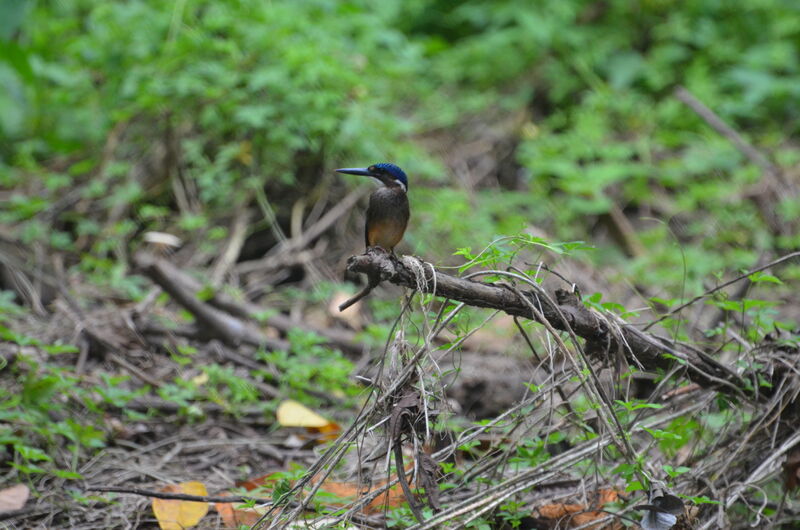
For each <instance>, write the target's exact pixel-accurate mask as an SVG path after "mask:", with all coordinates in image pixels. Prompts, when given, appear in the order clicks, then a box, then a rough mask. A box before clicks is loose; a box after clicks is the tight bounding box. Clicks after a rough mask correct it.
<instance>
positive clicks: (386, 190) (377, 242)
mask: <svg viewBox="0 0 800 530" xmlns="http://www.w3.org/2000/svg"><path fill="white" fill-rule="evenodd" d="M336 171H337V172H339V173H347V174H348V175H362V176H365V177H372V178H374V179H376V180H378V181H379V182H380V183H381V184H383V186H381V187H380V188H378V189H377V190H375V191H374V192H372V195H370V196H369V207H368V208H367V222H366V226H365V227H364V240H365V243H366V245H367V248H370V247H380V248H382V249H384V250H388V251H389V252H391V253H393V254H394V247H395V246H396V245H397V244H398V243H399V242H400V240H401V239H403V234H404V233H405V231H406V226H408V218H409V216H410V214H409V209H408V196H407V195H406V194H407V192H408V177H406V174H405V172H404V171H403V170H402V169H400V168H399V167H397V166H396V165H394V164H389V163H388V162H383V163H380V164H374V165H371V166H369V167H365V168H360V167H348V168H342V169H337V170H336Z"/></svg>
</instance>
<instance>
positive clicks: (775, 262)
mask: <svg viewBox="0 0 800 530" xmlns="http://www.w3.org/2000/svg"><path fill="white" fill-rule="evenodd" d="M798 256H800V251H798V252H792V253H791V254H787V255H786V256H783V257H780V258H778V259H776V260H773V261H770V262H769V263H767V264H766V265H762V266H761V267H756V268H755V269H753V270H750V271H748V272H745V273H744V274H740V275H739V276H737V277H736V278H733V279H732V280H728V281H727V282H724V283H721V284H719V285H717V286H716V287H714V288H713V289H709V290H708V291H706V292H704V293H703V294H700V295H697V296H695V297H694V298H692V299H691V300H689V301H688V302H686V303H685V304H681V305H679V306H678V307H676V308H675V309H673V310H672V311H670V312H669V313H666V314H664V315H661V316H660V317H659V318H657V319H656V320H654V321H652V322H650V323H649V324H647V326H645V328H644V329H645V331H647V330H648V329H650V328H651V327H653V326H654V325H656V324H658V323H659V322H661V321H662V320H664V319H665V318H668V317H669V316H670V315H674V314H675V313H678V312H679V311H681V310H683V309H686V308H687V307H689V306H690V305H692V304H694V303H695V302H697V301H699V300H702V299H703V298H706V297H708V296H711V295H712V294H714V293H716V292H717V291H720V290H722V289H724V288H726V287H728V286H729V285H733V284H734V283H736V282H738V281H741V280H743V279H745V278H748V277H749V276H751V275H753V274H755V273H757V272H761V271H763V270H766V269H769V268H771V267H774V266H775V265H779V264H781V263H783V262H785V261H789V260H790V259H794V258H796V257H798Z"/></svg>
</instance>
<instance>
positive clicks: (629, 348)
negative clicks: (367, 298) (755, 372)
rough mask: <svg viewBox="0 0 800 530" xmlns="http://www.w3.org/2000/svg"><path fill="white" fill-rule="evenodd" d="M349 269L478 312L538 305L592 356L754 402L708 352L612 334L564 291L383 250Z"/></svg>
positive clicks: (627, 331)
mask: <svg viewBox="0 0 800 530" xmlns="http://www.w3.org/2000/svg"><path fill="white" fill-rule="evenodd" d="M412 267H413V269H412ZM347 270H349V271H350V272H355V273H363V274H366V275H367V276H368V277H375V276H379V277H380V278H382V279H383V280H385V281H389V282H391V283H393V284H395V285H400V286H403V287H408V288H411V289H417V288H421V289H422V291H423V292H425V293H431V294H435V295H436V296H440V297H443V298H449V299H451V300H456V301H459V302H464V303H466V304H468V305H471V306H474V307H484V308H489V309H498V310H500V311H504V312H505V313H508V314H509V315H512V316H519V317H524V318H528V319H532V320H538V319H537V318H536V317H535V315H534V314H533V312H532V310H531V307H532V306H533V307H535V308H538V309H539V311H540V312H541V314H542V315H543V316H544V319H545V320H546V321H547V322H548V323H549V324H550V325H551V326H552V327H554V328H555V329H557V330H560V331H569V330H572V331H573V332H574V333H575V334H576V335H577V336H578V337H581V338H583V339H584V340H585V341H586V351H587V353H589V354H590V355H593V356H595V357H603V356H608V355H610V354H612V352H616V351H618V350H619V351H623V352H624V353H625V356H626V358H627V359H628V361H629V362H630V363H631V364H633V365H638V366H641V367H642V368H644V369H645V370H650V371H656V370H659V369H665V368H667V367H669V366H670V365H672V364H673V363H674V362H675V360H676V359H677V361H678V362H681V363H683V364H684V365H685V366H686V368H687V375H688V377H689V378H690V379H691V380H692V381H694V382H696V383H698V384H700V385H702V386H703V387H704V388H713V389H718V390H721V391H724V392H726V393H728V394H736V395H739V396H749V397H750V398H752V397H753V395H752V393H751V392H750V391H748V390H747V388H749V387H748V385H747V384H746V383H745V380H744V379H742V378H741V377H739V376H738V375H736V373H734V372H733V371H732V370H730V369H729V368H728V367H726V366H724V365H722V364H720V363H719V362H717V361H716V360H714V359H713V358H711V357H709V356H708V355H706V354H704V353H703V352H702V351H700V350H696V349H693V348H688V347H685V346H683V345H679V344H676V343H674V342H672V341H668V340H667V339H664V338H661V337H658V336H656V335H652V334H650V333H644V332H642V331H640V330H638V329H636V328H634V327H633V326H631V325H629V324H625V323H619V324H616V323H615V326H614V327H615V328H618V329H615V330H612V328H611V326H610V323H609V320H608V319H607V318H605V317H604V316H603V315H601V314H599V313H597V312H594V311H591V310H589V309H588V308H587V307H585V306H584V305H583V304H582V303H581V302H580V300H578V298H577V296H576V295H575V294H574V293H571V292H569V291H566V290H563V289H559V290H557V291H556V293H555V298H556V299H555V300H553V299H552V298H551V297H550V296H548V295H547V294H546V293H544V292H543V291H542V292H534V291H531V290H527V291H525V290H517V289H516V288H510V287H509V286H506V285H503V284H500V283H498V284H492V283H487V282H481V281H475V280H466V279H463V278H457V277H455V276H450V275H448V274H444V273H442V272H439V271H438V270H436V269H435V268H434V267H433V266H432V265H430V264H429V263H425V262H423V261H421V260H419V259H417V258H412V257H409V256H405V257H403V258H402V259H398V258H397V257H395V256H393V255H390V254H387V253H386V252H384V251H381V250H378V249H368V250H367V252H366V253H364V254H361V255H358V256H351V257H350V259H349V260H348V261H347ZM414 270H418V271H420V270H421V271H424V272H422V276H424V277H422V278H417V276H416V275H415V272H414ZM517 293H519V294H517ZM520 294H521V295H522V297H520Z"/></svg>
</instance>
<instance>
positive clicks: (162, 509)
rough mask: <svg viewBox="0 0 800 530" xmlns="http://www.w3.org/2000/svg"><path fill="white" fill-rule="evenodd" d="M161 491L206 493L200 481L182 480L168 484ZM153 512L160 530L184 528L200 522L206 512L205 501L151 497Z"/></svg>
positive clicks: (188, 493)
mask: <svg viewBox="0 0 800 530" xmlns="http://www.w3.org/2000/svg"><path fill="white" fill-rule="evenodd" d="M162 491H165V492H168V493H185V494H187V495H208V491H207V490H206V486H205V484H203V483H202V482H182V483H181V484H170V485H169V486H167V487H165V488H164V489H163V490H162ZM153 513H154V514H155V516H156V519H157V520H158V525H159V526H160V527H161V530H185V529H186V528H191V527H193V526H195V525H196V524H197V523H199V522H200V519H202V518H203V517H205V515H206V514H207V513H208V503H207V502H194V501H179V500H174V499H153Z"/></svg>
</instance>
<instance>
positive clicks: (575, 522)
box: [536, 489, 623, 530]
mask: <svg viewBox="0 0 800 530" xmlns="http://www.w3.org/2000/svg"><path fill="white" fill-rule="evenodd" d="M597 495H598V496H597V502H596V503H595V504H594V505H593V506H591V507H590V506H587V505H585V504H565V503H554V504H546V505H544V506H541V507H539V508H537V509H536V511H537V512H538V514H539V516H540V517H542V518H543V519H548V520H551V521H553V522H559V523H560V524H562V525H563V524H566V525H567V526H565V527H564V528H577V527H579V526H582V525H588V524H590V523H591V522H592V521H597V520H599V519H603V518H604V517H606V516H607V515H608V514H607V513H606V512H602V511H599V510H600V509H601V508H603V506H605V505H606V504H609V503H612V502H617V501H618V500H619V492H618V491H617V490H615V489H601V490H599V491H598V492H597ZM586 528H591V529H594V530H599V529H601V528H603V529H612V530H616V529H621V528H623V526H622V525H621V524H620V523H619V521H610V522H604V523H598V524H596V525H592V526H587V527H586Z"/></svg>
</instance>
